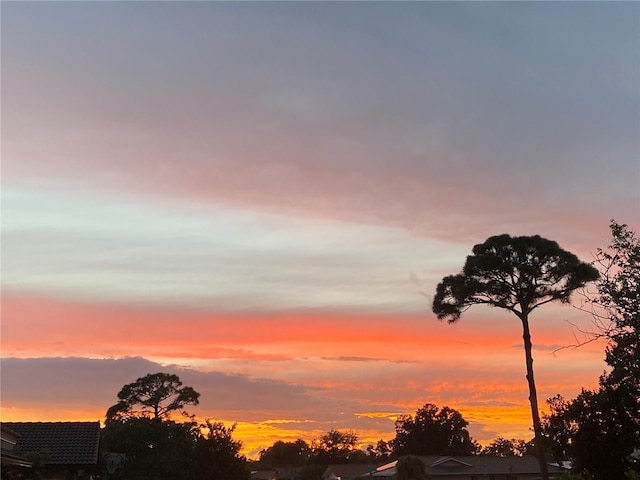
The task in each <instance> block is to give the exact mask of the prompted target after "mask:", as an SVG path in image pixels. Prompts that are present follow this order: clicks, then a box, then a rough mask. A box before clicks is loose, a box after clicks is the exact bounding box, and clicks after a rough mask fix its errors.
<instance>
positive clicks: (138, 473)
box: [101, 373, 250, 480]
mask: <svg viewBox="0 0 640 480" xmlns="http://www.w3.org/2000/svg"><path fill="white" fill-rule="evenodd" d="M199 396H200V394H199V393H197V392H196V391H195V390H193V389H192V388H191V387H182V382H180V379H179V378H178V377H177V376H176V375H168V374H164V373H158V374H154V375H147V376H146V377H142V378H139V379H138V380H137V381H136V382H134V383H131V384H129V385H125V386H124V387H123V388H122V390H121V391H120V393H119V394H118V398H120V402H119V403H118V404H117V405H114V406H113V407H111V408H110V409H109V412H108V413H107V422H106V425H105V427H104V428H103V430H102V438H101V449H102V451H103V452H118V453H124V454H125V456H126V460H125V465H124V469H122V470H116V472H115V473H113V474H109V475H106V474H105V475H106V478H109V479H112V480H125V479H127V480H128V479H131V480H164V479H166V480H248V479H249V478H250V472H249V470H248V467H247V462H246V459H245V457H244V456H242V455H240V449H241V447H242V444H241V442H239V441H235V440H233V438H232V434H233V431H234V429H235V425H233V426H231V427H225V426H224V424H223V423H221V422H212V421H210V420H206V421H205V423H204V424H201V425H198V424H196V422H195V421H193V419H191V421H188V422H184V423H178V422H176V421H174V420H172V419H170V418H169V417H170V415H171V413H172V412H175V411H182V412H183V413H184V406H185V405H187V404H193V405H197V404H198V397H199ZM136 407H137V408H136Z"/></svg>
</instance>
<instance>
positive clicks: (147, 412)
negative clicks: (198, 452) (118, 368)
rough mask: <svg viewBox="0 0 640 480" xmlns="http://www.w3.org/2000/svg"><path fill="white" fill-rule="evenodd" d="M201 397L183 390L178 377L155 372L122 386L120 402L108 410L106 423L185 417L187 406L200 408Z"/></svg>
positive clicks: (193, 392) (184, 388)
mask: <svg viewBox="0 0 640 480" xmlns="http://www.w3.org/2000/svg"><path fill="white" fill-rule="evenodd" d="M199 397H200V394H199V393H198V392H196V391H195V390H194V389H193V388H191V387H182V382H181V381H180V378H178V376H177V375H171V374H168V373H154V374H149V375H146V376H144V377H141V378H138V379H137V380H136V381H135V382H133V383H129V384H128V385H125V386H124V387H122V390H120V392H119V393H118V399H119V401H118V403H116V404H115V405H113V406H112V407H110V408H109V409H108V410H107V415H106V417H107V422H109V421H112V420H122V419H126V418H130V417H148V416H152V417H153V418H155V419H165V418H168V417H169V415H171V413H173V412H181V413H182V414H184V415H186V412H185V410H184V407H185V406H186V405H198V398H199Z"/></svg>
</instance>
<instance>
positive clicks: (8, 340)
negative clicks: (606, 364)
mask: <svg viewBox="0 0 640 480" xmlns="http://www.w3.org/2000/svg"><path fill="white" fill-rule="evenodd" d="M2 305H3V312H2V313H3V317H4V320H3V335H2V339H1V342H2V352H3V358H24V359H30V358H34V357H57V358H74V357H77V358H93V359H96V360H97V361H99V359H103V358H104V359H117V358H126V357H131V356H140V355H141V353H142V352H144V357H145V358H147V359H149V360H151V361H154V362H157V363H158V364H159V365H172V364H173V365H182V367H181V368H188V369H189V370H190V371H192V372H194V374H195V372H203V373H205V372H208V371H215V370H218V369H222V370H223V371H231V372H234V373H235V374H237V375H242V376H247V378H252V379H260V378H272V379H274V380H277V381H282V382H285V383H283V384H282V385H300V386H301V387H304V388H305V389H308V391H310V392H319V393H321V394H322V396H323V398H325V399H326V401H333V402H336V405H340V403H341V402H342V401H343V400H342V399H343V398H349V399H350V400H351V401H353V402H357V404H358V405H359V407H357V408H356V410H355V411H354V414H353V415H354V416H353V417H351V416H349V417H345V418H344V419H343V420H341V421H339V422H338V423H335V421H334V423H331V424H326V425H325V426H320V423H318V421H317V420H313V419H311V418H310V417H305V413H304V411H302V410H301V411H297V410H296V411H292V412H291V413H290V415H289V416H284V417H282V416H280V417H279V416H274V415H273V414H269V413H267V412H266V411H265V412H264V413H261V407H260V406H258V405H260V402H259V401H257V402H256V403H255V405H256V406H255V407H254V410H255V411H254V412H252V413H251V415H249V416H248V417H247V416H246V415H245V414H244V413H242V412H243V411H242V410H241V409H236V408H231V406H227V407H211V406H207V405H206V403H207V399H205V398H204V395H205V392H203V399H202V405H201V406H199V407H198V408H197V409H196V412H195V413H196V417H197V418H198V419H204V418H211V419H213V420H216V421H223V422H224V423H225V424H226V425H231V424H234V423H235V424H237V426H236V430H235V432H234V438H236V439H238V440H241V441H242V442H243V452H244V453H245V454H246V455H248V456H249V457H251V458H255V457H256V456H257V455H258V453H259V451H260V449H262V448H266V447H268V446H270V445H272V444H273V443H274V442H275V441H277V440H282V441H293V440H296V439H298V438H302V439H303V440H305V441H307V442H311V441H312V440H313V439H314V438H319V437H320V436H321V435H322V434H323V433H326V431H328V430H329V429H330V428H337V429H349V430H354V431H355V432H356V433H357V434H358V435H359V438H360V442H361V443H362V444H363V445H367V444H369V443H375V442H377V441H378V440H380V439H384V440H387V441H388V440H391V439H392V438H393V437H394V436H395V434H394V423H393V421H394V419H395V418H397V416H398V415H401V414H414V413H415V411H416V410H417V409H418V408H420V407H421V406H422V405H424V404H425V403H434V404H436V405H438V406H440V407H442V406H445V405H447V406H449V407H451V408H455V409H457V410H458V411H460V412H461V413H462V414H463V416H464V418H465V419H466V420H467V421H469V422H470V425H469V429H470V432H471V434H472V437H473V438H474V439H475V440H476V441H478V442H480V443H481V444H487V443H488V442H490V441H491V440H493V439H494V438H496V437H497V436H502V437H506V438H521V439H524V440H528V439H530V438H531V437H532V433H531V420H530V408H529V405H528V402H527V397H528V391H527V385H526V381H525V379H524V359H523V353H522V348H521V347H520V345H519V342H520V340H521V339H520V332H519V325H518V324H517V322H516V321H515V319H512V318H511V317H510V316H509V315H505V314H503V315H496V316H495V317H494V316H491V317H490V321H491V324H492V329H491V330H488V329H487V327H486V322H487V320H486V319H483V317H482V316H480V317H477V319H476V320H475V321H472V319H471V318H470V319H468V320H465V321H462V322H460V323H459V324H456V325H447V324H446V323H442V322H438V321H436V320H435V319H429V315H427V314H426V313H425V315H424V316H420V315H382V314H377V315H370V314H347V313H330V314H329V313H316V314H313V315H309V314H301V313H296V312H289V313H286V312H285V313H277V314H259V315H258V314H250V313H249V314H238V313H234V314H229V313H211V312H203V311H197V310H191V311H189V310H177V309H173V310H172V309H160V308H151V307H147V306H135V307H132V306H128V305H112V304H91V303H81V302H74V301H69V300H54V299H51V298H46V297H37V296H33V295H18V294H14V293H12V292H8V293H4V294H3V299H2ZM483 313H484V314H485V315H486V314H492V313H494V312H492V311H490V310H489V311H487V312H483ZM568 313H573V312H571V311H569V312H568ZM17 318H20V319H22V321H20V322H18V321H13V319H17ZM318 322H321V324H322V329H321V330H317V329H316V328H315V325H317V324H318ZM177 325H180V327H179V328H176V326H177ZM563 328H564V329H565V331H563ZM532 330H533V336H534V342H535V345H538V346H540V348H542V350H537V351H536V350H534V355H535V359H536V380H537V382H538V392H539V398H540V408H541V410H543V411H544V407H545V405H544V399H546V398H548V397H550V396H553V395H555V394H556V393H558V392H559V393H562V394H564V395H575V394H577V393H578V392H579V390H580V388H582V387H586V388H590V387H592V386H594V385H595V384H596V383H597V376H598V374H599V370H600V369H601V368H602V367H600V365H601V363H602V350H601V349H600V346H598V345H590V346H588V348H585V349H579V350H571V349H569V350H561V351H559V352H555V350H556V347H557V345H558V342H559V338H564V339H568V338H570V336H571V331H570V330H569V329H567V325H566V323H565V322H556V323H555V324H551V325H549V324H544V325H543V327H540V328H538V329H536V328H535V325H534V326H533V327H532ZM194 331H197V332H198V334H197V335H193V332H194ZM58 332H64V336H63V338H64V340H63V341H61V340H60V339H61V338H62V337H59V336H58ZM563 335H564V337H563ZM97 339H99V342H97V341H96V340H97ZM273 352H278V353H277V354H274V353H273ZM372 365H375V368H370V367H369V366H372ZM285 366H286V368H285ZM566 372H570V374H567V373H566ZM148 373H151V372H148ZM181 378H182V377H181ZM568 379H570V380H568ZM134 380H135V378H129V379H128V381H129V382H130V381H134ZM201 389H204V390H205V391H206V394H207V395H209V396H210V395H215V393H212V392H215V385H213V386H208V385H206V384H203V385H198V388H196V390H198V391H200V390H201ZM116 393H117V386H114V388H113V391H112V392H110V393H108V395H107V394H105V395H106V396H105V397H104V398H103V400H101V402H104V405H101V408H96V406H95V405H91V404H87V403H85V404H75V405H69V406H67V405H63V404H53V403H50V404H49V405H48V406H46V407H45V406H42V404H41V402H40V399H39V398H34V399H31V400H24V401H23V403H22V404H21V405H15V404H13V405H12V404H6V403H5V402H4V401H3V404H2V407H1V413H2V418H3V419H4V420H5V421H79V420H84V421H89V420H90V421H95V420H100V421H102V420H103V418H104V413H105V411H106V409H107V408H108V406H109V405H111V404H113V403H114V402H115V401H116ZM368 405H369V406H373V407H374V409H373V410H371V409H370V408H368V407H367V406H368ZM380 405H386V410H385V409H382V410H381V407H380ZM238 408H240V407H238ZM242 408H245V407H242ZM250 417H253V418H254V419H253V420H252V419H250ZM366 419H369V420H370V421H375V422H377V423H375V425H374V424H371V425H370V426H368V427H365V426H363V427H358V422H360V421H363V420H366Z"/></svg>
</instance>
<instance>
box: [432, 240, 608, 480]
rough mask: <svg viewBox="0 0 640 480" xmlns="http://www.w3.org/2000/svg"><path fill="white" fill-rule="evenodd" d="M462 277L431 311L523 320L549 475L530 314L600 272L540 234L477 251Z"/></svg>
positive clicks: (445, 288) (489, 243) (441, 290)
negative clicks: (489, 310)
mask: <svg viewBox="0 0 640 480" xmlns="http://www.w3.org/2000/svg"><path fill="white" fill-rule="evenodd" d="M472 252H473V255H469V256H468V257H467V260H466V262H465V264H464V267H463V269H462V273H460V274H457V275H449V276H447V277H445V278H444V279H443V280H442V282H440V283H439V284H438V286H437V288H436V295H435V297H434V299H433V307H432V308H433V312H434V313H435V314H436V315H437V317H438V319H439V320H445V319H446V320H447V321H448V322H449V323H454V322H457V321H458V320H459V319H460V316H461V315H462V313H463V312H465V311H466V310H467V309H468V308H469V307H470V306H472V305H476V304H484V305H489V306H492V307H498V308H502V309H504V310H507V311H510V312H512V313H513V314H515V315H516V316H517V317H518V318H519V319H520V321H521V322H522V328H523V335H522V337H523V340H524V350H525V359H526V365H527V380H528V383H529V402H530V404H531V417H532V420H533V429H534V432H535V438H536V442H535V443H536V445H538V446H539V448H538V459H539V462H540V473H541V474H542V478H543V480H548V478H549V474H548V469H547V464H546V461H545V458H544V457H545V456H544V452H543V450H542V448H541V447H540V445H541V439H542V431H541V425H540V414H539V412H538V397H537V394H536V384H535V380H534V376H533V356H532V354H531V333H530V330H529V315H530V314H531V312H532V311H533V310H535V309H537V308H538V307H540V306H542V305H545V304H547V303H550V302H554V301H560V302H562V303H568V302H569V298H570V296H571V293H572V292H573V291H574V290H575V289H577V288H580V287H583V286H584V285H585V284H586V283H588V282H591V281H594V280H597V279H598V278H599V275H600V274H599V273H598V270H596V269H595V268H594V267H593V266H591V265H589V264H587V263H584V262H581V261H580V260H579V259H578V257H576V256H575V255H574V254H572V253H570V252H567V251H566V250H563V249H562V248H560V246H558V244H557V243H556V242H554V241H551V240H547V239H546V238H542V237H540V236H538V235H535V236H522V237H511V236H510V235H507V234H503V235H497V236H493V237H490V238H488V239H487V240H486V241H485V242H484V243H481V244H478V245H476V246H474V247H473V250H472Z"/></svg>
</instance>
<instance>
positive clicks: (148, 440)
mask: <svg viewBox="0 0 640 480" xmlns="http://www.w3.org/2000/svg"><path fill="white" fill-rule="evenodd" d="M198 435H199V432H198V430H197V428H196V424H195V423H193V422H188V423H176V422H174V421H171V420H164V421H161V420H159V419H155V418H147V417H139V418H135V417H131V418H127V419H123V420H114V421H111V422H109V423H108V424H107V425H106V426H105V428H104V429H103V430H102V439H101V448H102V450H103V451H106V452H121V453H124V454H125V455H126V460H125V466H124V469H123V470H117V471H116V472H115V473H114V474H113V475H111V476H110V477H109V478H112V479H114V480H126V479H134V480H164V479H166V480H172V479H176V480H190V472H191V471H192V462H191V458H192V452H193V446H194V444H195V440H196V438H197V436H198Z"/></svg>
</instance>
